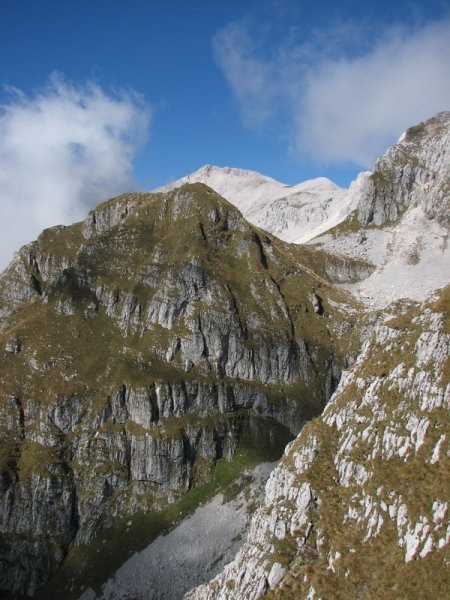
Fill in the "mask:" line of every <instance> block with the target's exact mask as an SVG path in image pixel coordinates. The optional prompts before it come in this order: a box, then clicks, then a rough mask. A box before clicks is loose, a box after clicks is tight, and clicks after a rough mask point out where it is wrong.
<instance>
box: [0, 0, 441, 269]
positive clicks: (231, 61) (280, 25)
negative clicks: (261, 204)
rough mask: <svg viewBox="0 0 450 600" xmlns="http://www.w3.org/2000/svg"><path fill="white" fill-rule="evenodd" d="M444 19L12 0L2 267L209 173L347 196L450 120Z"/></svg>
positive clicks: (372, 5)
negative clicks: (92, 218)
mask: <svg viewBox="0 0 450 600" xmlns="http://www.w3.org/2000/svg"><path fill="white" fill-rule="evenodd" d="M449 18H450V9H449V5H448V2H447V1H440V0H428V1H426V2H425V1H422V2H414V1H401V0H400V1H397V2H396V3H392V2H391V1H384V0H381V1H377V2H363V1H359V2H357V1H349V0H347V1H346V0H341V1H340V2H339V3H336V2H326V1H322V2H321V1H315V2H314V1H309V0H308V1H301V0H297V1H294V0H259V1H256V0H255V1H245V0H242V1H240V2H237V1H234V0H228V1H226V2H224V1H221V2H217V1H215V0H209V2H206V1H203V0H199V1H195V0H194V1H191V2H188V1H184V2H183V1H178V0H166V1H165V2H162V1H148V0H147V1H143V0H128V1H127V2H126V1H124V0H90V1H89V2H88V1H85V0H78V1H77V2H75V1H73V0H71V1H68V0H39V1H37V0H0V55H1V57H2V58H1V61H0V104H1V105H2V108H1V109H0V110H1V112H0V201H1V205H0V206H1V211H2V212H1V213H0V215H1V218H2V220H3V222H4V223H5V224H6V225H7V227H8V229H9V230H10V232H11V233H10V234H9V235H8V236H7V237H8V239H7V240H5V241H4V242H3V246H1V247H0V264H1V263H3V264H4V262H5V260H6V259H7V258H9V254H10V252H11V248H15V247H17V246H18V245H20V244H21V243H24V242H25V241H27V240H28V239H30V238H31V237H35V235H36V234H37V233H38V231H39V230H40V229H42V228H43V227H44V226H49V225H53V224H55V223H57V222H70V221H71V220H73V219H78V218H81V216H82V215H83V214H84V213H85V212H86V211H87V209H88V208H89V207H91V206H93V205H95V204H96V203H97V202H98V201H100V200H102V199H103V198H104V197H107V196H109V195H113V194H116V193H118V192H120V191H123V190H125V189H152V188H154V187H156V186H158V185H162V184H164V183H167V182H169V181H171V180H174V179H176V178H178V177H181V176H183V175H185V174H187V173H189V172H192V171H194V170H196V169H197V168H199V167H200V166H202V165H203V164H217V165H220V166H235V167H240V168H247V169H253V170H256V171H259V172H261V173H264V174H266V175H269V176H271V177H274V178H275V179H278V180H280V181H283V182H285V183H291V184H294V183H298V182H299V181H303V180H305V179H308V178H312V177H317V176H320V175H324V176H328V177H329V178H330V179H333V180H334V181H335V182H336V183H338V184H340V185H343V186H348V185H349V183H350V182H351V180H352V179H353V178H354V177H355V175H356V174H357V173H358V172H359V171H360V170H365V169H368V168H370V166H371V165H372V164H373V160H374V158H375V157H376V156H377V155H378V154H380V153H382V152H383V151H384V150H385V148H386V147H387V146H388V145H389V144H391V143H393V142H395V140H396V139H397V138H398V136H399V135H400V133H401V132H402V131H403V130H404V129H405V127H407V126H409V125H411V124H413V123H415V122H416V121H419V120H421V119H423V118H426V117H428V116H431V115H432V114H434V113H435V112H437V111H439V110H448V109H450V67H449V65H450V20H449ZM18 217H19V218H18ZM19 220H20V221H21V228H20V230H19V229H18V228H17V226H16V225H15V224H16V223H17V222H18V221H19Z"/></svg>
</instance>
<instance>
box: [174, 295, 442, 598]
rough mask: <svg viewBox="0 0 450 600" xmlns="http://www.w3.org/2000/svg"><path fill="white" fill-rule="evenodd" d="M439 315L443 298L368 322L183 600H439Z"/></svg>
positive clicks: (440, 413)
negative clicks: (233, 550) (214, 570)
mask: <svg viewBox="0 0 450 600" xmlns="http://www.w3.org/2000/svg"><path fill="white" fill-rule="evenodd" d="M449 306H450V289H449V288H447V289H446V290H445V291H443V292H442V293H441V296H440V298H439V300H438V301H437V302H436V303H429V304H427V305H422V306H421V305H412V306H411V307H410V308H409V309H408V310H407V311H406V312H405V313H404V314H402V315H401V316H395V317H392V315H387V314H382V315H380V316H379V318H378V320H377V323H376V324H375V325H374V326H373V328H372V332H371V334H370V336H369V338H368V339H367V341H366V343H365V345H364V347H363V350H362V352H361V354H360V356H359V357H358V360H357V361H356V363H355V364H354V365H353V367H352V368H351V369H350V370H348V371H347V372H346V373H345V374H344V376H343V377H342V379H341V382H340V384H339V387H338V389H337V391H336V392H335V394H334V395H333V397H332V399H331V400H330V402H329V404H328V405H327V407H326V409H325V411H324V414H323V415H322V416H321V417H320V418H318V419H316V420H315V421H313V422H312V423H309V424H308V425H306V426H305V427H304V428H303V430H302V432H301V433H300V435H299V436H298V438H297V439H296V440H295V441H294V442H292V443H291V444H289V446H288V447H287V449H286V452H285V455H284V457H283V459H282V460H281V462H280V464H279V466H278V467H277V469H276V470H275V471H274V472H273V473H272V475H271V477H270V479H269V481H268V484H267V486H266V495H265V501H264V504H263V506H262V507H261V508H260V509H259V510H258V512H257V514H256V515H255V516H254V518H253V521H252V525H251V529H250V533H249V536H248V540H247V543H246V544H245V545H244V547H243V548H242V549H241V550H240V551H239V553H238V555H237V557H236V559H235V560H234V561H233V562H232V563H230V564H229V565H228V566H227V567H226V568H225V569H224V571H223V572H222V573H221V574H220V575H219V576H218V577H216V578H215V579H214V580H213V581H212V582H211V583H210V584H208V585H207V586H203V587H200V588H197V589H196V590H194V591H193V592H191V593H189V594H187V595H186V596H185V598H186V600H213V599H214V600H218V599H220V600H225V599H230V600H234V599H237V598H246V599H247V600H256V599H258V598H261V597H263V596H264V598H268V599H269V598H270V599H272V598H273V599H275V598H280V599H281V598H283V599H284V598H292V599H293V598H295V599H296V600H302V599H304V600H306V599H308V600H314V599H319V598H322V599H327V598H333V599H336V600H340V599H348V600H350V599H354V598H386V599H392V600H397V599H398V598H417V599H424V600H425V599H429V598H437V599H444V598H447V597H448V591H449V590H450V577H449V571H448V559H449V555H448V547H449V541H450V525H449V519H448V517H449V510H448V509H449V506H448V502H449V499H450V478H449V469H450V440H449V431H450V430H449V425H450V418H449V408H450V383H449V370H448V369H449V360H448V350H449V344H450V323H449V317H448V313H449Z"/></svg>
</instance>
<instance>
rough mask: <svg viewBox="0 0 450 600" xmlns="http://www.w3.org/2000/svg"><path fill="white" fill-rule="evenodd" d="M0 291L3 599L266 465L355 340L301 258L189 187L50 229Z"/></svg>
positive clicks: (310, 413)
mask: <svg viewBox="0 0 450 600" xmlns="http://www.w3.org/2000/svg"><path fill="white" fill-rule="evenodd" d="M0 290H1V292H0V314H1V315H2V323H1V334H0V340H1V346H0V347H1V349H2V352H1V354H0V365H1V366H0V373H1V375H0V379H1V404H0V406H1V421H0V422H1V427H2V430H1V431H2V451H1V473H2V478H1V487H0V490H1V502H2V511H1V515H2V517H1V518H2V521H1V531H2V540H3V544H2V547H1V552H2V554H1V558H2V562H1V571H0V573H1V581H2V587H3V589H4V590H8V589H9V590H12V591H13V592H15V593H29V594H32V593H34V592H35V591H36V589H37V588H38V587H40V586H41V585H42V584H43V583H44V582H45V581H46V580H47V579H48V577H49V576H50V574H51V573H52V572H53V571H55V569H57V568H58V566H59V565H60V564H61V562H62V561H63V559H64V558H65V557H66V555H67V553H68V552H69V557H68V558H66V561H65V564H68V563H69V564H70V560H69V559H71V560H73V561H77V560H80V551H79V550H78V548H79V547H80V546H83V545H84V546H86V544H89V543H90V542H92V541H93V540H94V539H96V538H97V537H98V536H99V533H100V531H103V530H108V529H109V534H108V535H109V538H108V539H109V540H110V541H111V538H114V536H117V535H119V533H118V532H120V531H121V529H120V528H121V527H123V524H124V523H126V522H128V520H129V518H130V517H132V521H130V522H131V523H132V524H136V527H137V526H138V525H137V524H138V522H139V519H144V521H145V519H147V520H148V519H150V521H151V523H153V522H154V521H157V520H158V519H159V521H161V522H162V524H161V530H163V529H164V527H163V525H164V519H166V520H167V516H164V518H163V516H161V515H159V516H158V511H160V510H161V507H162V506H167V504H168V503H169V504H170V503H173V502H177V501H178V502H181V503H182V501H183V500H182V499H183V496H184V495H185V494H186V493H188V492H189V491H193V492H195V489H196V488H200V487H201V485H203V486H205V485H207V484H208V482H210V481H211V480H212V478H213V476H218V475H217V472H216V471H217V470H216V469H215V468H216V466H217V465H219V463H221V461H222V462H223V460H224V459H226V460H228V461H232V460H233V458H234V457H235V456H236V461H237V466H239V464H240V465H241V468H243V466H244V465H245V464H246V462H247V463H249V464H253V463H254V462H255V461H257V462H258V461H259V462H261V461H262V460H263V459H266V458H272V459H273V458H278V457H279V455H280V453H281V451H282V448H283V447H284V445H285V444H286V442H287V441H288V440H289V439H290V438H291V437H292V435H293V434H296V433H298V431H299V430H300V428H301V427H302V425H303V424H304V423H305V422H307V421H308V420H310V419H311V418H312V417H314V416H316V415H318V414H320V412H321V411H322V410H323V407H324V406H325V403H326V401H327V399H328V398H329V397H330V395H331V394H332V392H333V391H334V388H335V386H336V383H337V381H338V379H339V376H340V372H341V369H342V366H344V365H345V364H346V362H347V360H348V357H349V356H350V355H351V354H352V353H355V351H356V349H357V345H358V343H359V342H358V340H354V339H352V331H351V329H352V322H353V321H354V320H355V317H354V315H352V314H348V315H347V314H346V311H347V305H348V302H347V299H346V296H345V295H344V294H343V293H341V292H339V291H338V290H336V291H335V290H334V289H333V287H332V286H331V285H330V284H329V283H328V282H327V281H325V280H324V279H323V278H321V277H320V276H319V275H317V274H315V273H314V272H313V271H312V270H311V269H310V268H309V267H308V266H306V265H305V266H304V265H303V262H302V252H301V250H300V249H298V248H290V247H289V246H288V245H286V244H284V243H283V242H280V241H279V240H277V239H276V238H273V237H271V236H270V235H268V234H266V233H264V232H262V231H259V230H256V229H255V228H253V227H251V226H250V225H249V224H248V223H247V222H246V221H245V220H244V219H243V217H242V215H241V214H240V213H239V211H238V210H237V209H236V208H234V207H233V206H232V205H231V204H229V203H228V202H227V201H226V200H224V199H223V198H222V197H220V196H219V195H218V194H217V193H216V192H214V191H213V190H211V189H210V188H207V187H206V186H204V185H202V184H193V185H185V186H183V187H181V188H178V189H176V190H174V191H172V192H168V193H165V194H126V195H124V196H121V197H119V198H117V199H114V200H111V201H109V202H107V203H104V204H102V205H100V206H99V207H97V208H96V209H95V210H94V211H92V212H91V213H90V215H89V216H88V218H87V219H86V220H85V222H83V223H77V224H75V225H72V226H70V227H56V228H53V229H48V230H45V231H44V232H43V233H42V234H41V236H40V237H39V238H38V240H37V241H35V242H33V243H31V244H29V245H28V246H25V247H23V248H22V249H21V250H20V252H19V253H18V254H17V256H16V258H15V259H14V260H13V262H12V263H11V264H10V266H9V267H8V268H7V270H6V271H5V272H4V273H3V275H2V276H1V286H0ZM344 300H345V301H346V304H345V305H344V304H343V301H344ZM335 323H336V328H335ZM345 328H346V329H345ZM335 336H336V337H339V338H340V339H342V341H341V342H340V344H339V346H337V345H336V344H335V342H334V337H335ZM344 340H345V341H344ZM280 444H281V446H280ZM246 448H247V453H245V449H246ZM237 451H239V453H240V454H239V455H237V454H236V453H237ZM274 453H275V454H274ZM277 453H278V454H277ZM239 461H240V463H239ZM237 466H235V467H234V468H237ZM222 469H223V467H222ZM238 474H239V473H237V475H238ZM224 477H225V478H226V477H229V475H226V473H225V474H222V478H224ZM229 483H231V482H229ZM204 493H205V494H206V493H207V490H206V491H204ZM191 497H192V494H191ZM194 498H196V500H195V501H194V500H191V502H194V505H195V503H198V502H199V501H200V500H202V496H201V494H200V493H197V496H195V494H194ZM181 505H182V506H183V504H181ZM172 510H173V509H172ZM180 510H181V509H180ZM150 511H153V514H152V515H151V514H150ZM133 519H134V520H133ZM151 523H150V522H149V523H148V527H149V528H150V530H151V526H152V525H151ZM150 533H151V531H150ZM135 535H137V532H135ZM145 539H148V540H150V539H151V535H150V534H149V535H148V537H147V538H145V536H143V537H142V540H145ZM110 541H109V543H110ZM141 543H142V542H141ZM121 556H122V555H121ZM71 557H73V558H71ZM116 560H119V559H117V558H116ZM110 562H111V564H113V561H112V559H111V561H110ZM119 564H120V563H119ZM119 564H118V565H117V566H119ZM73 589H74V592H73V594H74V596H73V597H76V591H75V590H76V587H75V586H73ZM55 593H56V592H55ZM58 593H61V592H58ZM64 593H65V594H66V596H65V597H67V598H68V597H69V596H68V595H67V594H68V592H67V591H65V592H64ZM47 597H48V595H47Z"/></svg>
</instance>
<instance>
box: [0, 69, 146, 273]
mask: <svg viewBox="0 0 450 600" xmlns="http://www.w3.org/2000/svg"><path fill="white" fill-rule="evenodd" d="M9 92H10V101H9V103H8V104H5V105H3V106H1V107H0V218H1V223H2V236H1V238H0V268H4V267H5V266H6V264H7V262H9V260H10V258H11V255H12V253H13V251H15V250H17V249H18V248H19V247H20V246H21V245H22V244H24V243H27V242H29V241H30V240H32V239H35V238H36V236H37V235H38V234H39V232H40V231H41V230H42V229H43V228H45V227H49V226H52V225H56V224H69V223H72V222H73V221H76V220H79V219H81V218H83V217H84V215H85V214H86V212H87V210H88V209H90V208H92V207H93V206H95V205H96V204H98V203H99V202H100V201H101V200H103V199H105V198H108V197H111V196H113V195H115V194H118V193H120V192H122V191H124V190H126V189H129V188H130V186H132V159H133V157H134V155H135V153H136V151H137V150H138V149H139V148H140V147H141V145H142V144H143V143H144V142H145V141H146V139H147V132H148V127H149V123H150V117H151V114H150V109H149V107H148V106H146V105H145V104H144V102H143V101H142V99H141V98H140V97H139V96H138V95H137V94H134V93H125V92H122V93H120V94H118V95H117V96H110V95H107V94H106V93H105V92H104V91H103V90H102V89H101V88H100V87H99V86H98V85H96V84H93V83H87V84H85V85H83V86H75V85H72V84H70V83H68V82H67V81H65V80H64V79H63V78H62V77H61V76H60V75H52V76H51V77H50V80H49V83H48V85H47V86H46V87H45V88H44V89H42V90H40V91H39V92H37V93H35V94H34V95H32V96H26V95H25V94H23V93H22V92H21V91H20V90H17V89H10V90H9Z"/></svg>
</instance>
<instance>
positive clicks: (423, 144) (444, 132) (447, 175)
mask: <svg viewBox="0 0 450 600" xmlns="http://www.w3.org/2000/svg"><path fill="white" fill-rule="evenodd" d="M449 179H450V113H449V112H443V113H439V114H437V115H436V116H435V117H433V118H431V119H429V120H428V121H425V122H423V123H419V124H418V125H415V126H414V127H411V128H410V129H408V130H407V131H406V132H405V133H404V134H403V136H402V137H401V138H400V140H399V141H398V143H397V144H395V145H394V146H392V147H391V148H390V149H389V150H388V151H387V152H386V154H385V155H384V156H382V157H381V158H379V159H378V161H377V162H376V164H375V168H374V171H373V172H372V173H370V174H365V175H363V176H362V177H361V178H360V180H359V181H358V184H357V185H358V188H359V189H358V194H357V195H358V198H359V202H358V219H359V220H360V222H361V223H362V224H363V225H369V224H371V223H373V224H374V225H383V223H385V222H386V221H391V222H392V221H396V220H397V219H398V218H399V217H400V216H401V215H402V214H403V213H404V211H405V210H406V209H407V208H409V207H414V206H422V208H423V210H424V212H425V214H426V216H427V217H428V218H437V219H438V220H440V221H441V222H442V223H443V224H446V225H447V226H448V224H449V216H450V213H449V211H450V205H449V201H448V193H449Z"/></svg>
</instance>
